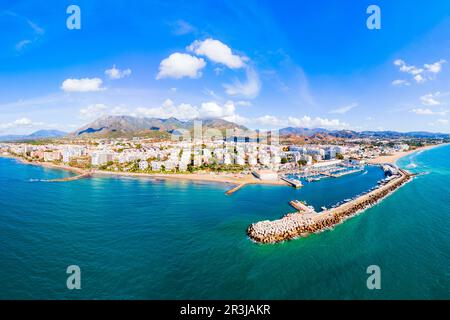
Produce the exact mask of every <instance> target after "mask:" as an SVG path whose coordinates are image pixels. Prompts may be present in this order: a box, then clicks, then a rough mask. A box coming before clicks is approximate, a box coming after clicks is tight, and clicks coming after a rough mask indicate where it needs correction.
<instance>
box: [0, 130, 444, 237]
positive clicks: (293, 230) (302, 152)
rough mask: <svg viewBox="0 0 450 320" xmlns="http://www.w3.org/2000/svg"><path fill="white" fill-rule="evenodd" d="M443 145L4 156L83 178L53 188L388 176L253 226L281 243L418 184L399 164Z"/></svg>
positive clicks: (87, 145) (115, 146)
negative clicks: (369, 171) (367, 171)
mask: <svg viewBox="0 0 450 320" xmlns="http://www.w3.org/2000/svg"><path fill="white" fill-rule="evenodd" d="M438 144H439V143H436V142H434V143H428V145H426V146H421V147H417V146H410V144H408V143H406V142H402V143H396V142H395V141H394V142H393V141H389V140H387V141H369V142H367V141H366V142H365V143H361V142H358V143H355V142H354V141H351V142H350V141H349V142H347V143H344V144H339V145H337V144H303V145H295V144H282V143H281V144H280V143H278V141H275V143H261V142H260V141H245V140H244V141H238V140H237V139H233V140H232V141H229V140H226V139H222V140H219V139H217V140H212V141H210V140H207V141H206V140H200V141H168V140H165V141H151V140H148V139H139V138H132V139H123V138H121V139H89V140H84V139H83V140H82V139H80V140H72V141H67V139H62V140H61V139H60V140H55V141H52V142H51V143H42V142H41V143H30V142H28V143H27V142H22V143H3V144H0V156H3V157H13V158H17V159H19V160H20V161H22V162H24V163H28V164H37V165H42V166H47V167H53V168H61V169H65V170H70V171H73V172H75V173H77V175H75V176H71V177H68V178H61V179H54V180H51V181H52V182H63V181H73V180H78V179H84V178H88V177H91V176H92V175H93V174H109V175H127V176H144V177H145V176H147V177H161V178H178V179H188V180H189V179H190V180H202V181H215V182H222V183H229V184H232V185H233V187H232V188H231V189H229V190H228V191H227V192H226V194H227V195H232V194H233V193H234V192H236V191H238V190H239V189H241V188H242V187H244V186H245V185H247V184H272V185H288V186H291V187H295V188H301V187H302V186H303V183H310V182H315V181H319V180H321V179H327V178H340V177H342V176H345V175H351V174H355V173H358V172H360V171H363V170H364V168H365V166H367V165H377V166H379V167H380V168H381V169H382V170H383V171H384V174H385V179H383V180H382V181H379V185H378V186H377V187H373V188H372V189H371V190H368V191H367V192H365V193H364V194H361V195H359V196H356V197H355V198H353V199H346V200H345V201H342V202H341V203H338V204H336V205H335V206H334V207H333V208H329V209H327V208H322V210H321V211H318V210H316V209H317V208H313V207H312V206H309V205H308V204H306V203H304V202H302V201H298V200H292V201H291V202H290V204H291V206H292V207H293V208H295V210H296V212H294V213H289V214H287V215H285V216H284V217H283V218H281V219H279V220H274V221H260V222H257V223H253V224H251V225H250V226H249V227H248V229H247V235H248V236H249V237H250V239H252V240H254V241H256V242H260V243H274V242H280V241H285V240H289V239H293V238H296V237H299V236H305V235H308V234H310V233H315V232H320V231H322V230H324V229H328V228H331V227H333V226H334V225H336V224H338V223H341V222H342V221H344V220H345V219H347V218H349V217H351V216H353V215H356V214H358V213H359V212H361V211H363V210H365V209H367V208H368V207H370V206H371V205H373V204H375V203H377V202H378V201H380V200H381V199H383V198H384V197H386V196H388V195H389V194H390V193H392V192H394V191H395V190H396V189H397V188H399V187H400V186H402V185H403V184H405V183H406V182H408V181H410V180H411V178H412V177H413V175H412V174H410V173H409V172H407V171H405V170H402V169H400V168H398V167H397V166H396V165H395V161H396V160H397V159H398V158H400V157H402V156H404V155H406V154H408V153H410V152H414V151H417V150H420V149H424V148H430V147H433V146H435V145H438Z"/></svg>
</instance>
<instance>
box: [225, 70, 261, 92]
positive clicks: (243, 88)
mask: <svg viewBox="0 0 450 320" xmlns="http://www.w3.org/2000/svg"><path fill="white" fill-rule="evenodd" d="M246 76H247V80H246V82H244V83H242V82H241V81H240V80H237V79H236V80H235V81H234V82H233V83H231V84H224V85H223V86H224V88H225V92H226V93H227V94H229V95H230V96H241V97H246V98H250V99H252V98H256V97H257V96H258V94H259V91H260V90H261V81H260V80H259V76H258V74H257V73H256V71H255V70H253V69H252V68H249V67H248V68H246Z"/></svg>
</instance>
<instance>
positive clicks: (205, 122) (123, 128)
mask: <svg viewBox="0 0 450 320" xmlns="http://www.w3.org/2000/svg"><path fill="white" fill-rule="evenodd" d="M194 121H195V120H189V121H181V120H178V119H176V118H168V119H159V118H137V117H132V116H103V117H101V118H99V119H97V120H95V121H93V122H91V123H89V124H87V125H85V126H83V127H81V128H79V129H78V130H76V131H75V132H72V133H71V136H86V135H89V136H92V135H93V136H105V135H108V134H115V135H117V134H129V133H140V132H144V133H145V132H147V133H148V132H151V131H154V132H167V133H172V132H174V131H176V130H179V129H185V130H192V129H193V128H194ZM202 126H203V128H212V129H219V130H226V129H238V130H247V128H246V127H244V126H241V125H238V124H235V123H233V122H229V121H226V120H222V119H202Z"/></svg>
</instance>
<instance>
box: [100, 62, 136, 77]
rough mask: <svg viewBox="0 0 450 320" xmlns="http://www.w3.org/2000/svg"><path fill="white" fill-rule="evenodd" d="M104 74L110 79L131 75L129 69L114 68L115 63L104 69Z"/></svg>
mask: <svg viewBox="0 0 450 320" xmlns="http://www.w3.org/2000/svg"><path fill="white" fill-rule="evenodd" d="M105 74H106V75H107V76H108V77H109V79H111V80H117V79H121V78H125V77H129V76H130V75H131V69H125V70H120V69H117V68H116V65H113V67H112V68H111V69H107V70H105Z"/></svg>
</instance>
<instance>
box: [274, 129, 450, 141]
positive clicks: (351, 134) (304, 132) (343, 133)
mask: <svg viewBox="0 0 450 320" xmlns="http://www.w3.org/2000/svg"><path fill="white" fill-rule="evenodd" d="M318 134H321V135H329V136H332V137H336V138H345V139H354V138H386V139H389V138H390V139H392V138H428V139H450V134H448V133H433V132H426V131H414V132H397V131H362V132H357V131H353V130H327V129H322V128H316V129H309V128H294V127H287V128H283V129H280V135H281V136H293V135H297V136H307V137H312V136H316V135H318Z"/></svg>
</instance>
